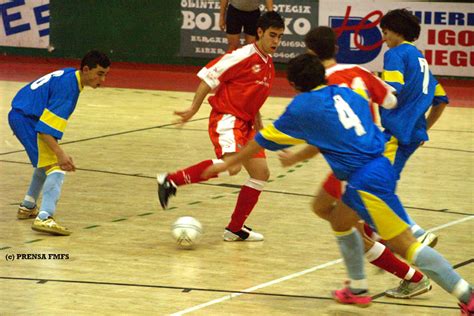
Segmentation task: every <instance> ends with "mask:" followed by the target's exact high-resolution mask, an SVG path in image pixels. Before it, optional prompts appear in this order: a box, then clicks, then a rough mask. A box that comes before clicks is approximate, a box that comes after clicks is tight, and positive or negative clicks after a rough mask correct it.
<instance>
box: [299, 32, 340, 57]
mask: <svg viewBox="0 0 474 316" xmlns="http://www.w3.org/2000/svg"><path fill="white" fill-rule="evenodd" d="M304 42H305V44H306V48H308V49H311V50H312V51H313V52H314V53H315V54H316V55H318V57H319V59H321V60H326V59H331V58H334V57H335V56H336V33H335V32H334V31H333V29H332V28H330V27H327V26H318V27H316V28H314V29H312V30H311V31H309V32H308V34H306V36H305V38H304Z"/></svg>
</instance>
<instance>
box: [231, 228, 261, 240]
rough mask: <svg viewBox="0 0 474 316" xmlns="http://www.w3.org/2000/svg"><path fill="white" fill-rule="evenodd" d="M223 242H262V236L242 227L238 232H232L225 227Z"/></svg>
mask: <svg viewBox="0 0 474 316" xmlns="http://www.w3.org/2000/svg"><path fill="white" fill-rule="evenodd" d="M223 237H224V241H263V235H262V234H259V233H257V232H254V231H252V229H251V228H250V227H247V226H245V225H244V227H242V229H241V230H239V231H238V232H235V233H234V232H232V231H230V230H229V229H228V228H227V227H226V229H225V230H224V236H223Z"/></svg>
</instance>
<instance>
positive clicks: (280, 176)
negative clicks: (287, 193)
mask: <svg viewBox="0 0 474 316" xmlns="http://www.w3.org/2000/svg"><path fill="white" fill-rule="evenodd" d="M284 177H286V175H284V174H280V175H279V176H277V178H278V179H281V178H284Z"/></svg>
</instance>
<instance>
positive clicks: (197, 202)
mask: <svg viewBox="0 0 474 316" xmlns="http://www.w3.org/2000/svg"><path fill="white" fill-rule="evenodd" d="M199 203H202V201H195V202H191V203H188V205H194V204H199Z"/></svg>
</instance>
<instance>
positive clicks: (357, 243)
mask: <svg viewBox="0 0 474 316" xmlns="http://www.w3.org/2000/svg"><path fill="white" fill-rule="evenodd" d="M335 233H336V238H337V243H338V244H339V250H340V251H341V254H342V257H343V259H344V262H345V264H346V268H347V272H348V274H349V278H350V279H351V286H350V288H351V290H353V292H354V290H355V291H357V290H367V288H368V285H367V280H366V278H365V273H364V243H363V242H362V237H361V236H360V234H359V233H358V232H357V230H356V229H354V228H353V229H352V230H350V231H347V232H335Z"/></svg>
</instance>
